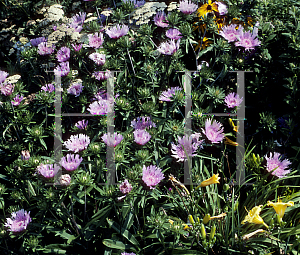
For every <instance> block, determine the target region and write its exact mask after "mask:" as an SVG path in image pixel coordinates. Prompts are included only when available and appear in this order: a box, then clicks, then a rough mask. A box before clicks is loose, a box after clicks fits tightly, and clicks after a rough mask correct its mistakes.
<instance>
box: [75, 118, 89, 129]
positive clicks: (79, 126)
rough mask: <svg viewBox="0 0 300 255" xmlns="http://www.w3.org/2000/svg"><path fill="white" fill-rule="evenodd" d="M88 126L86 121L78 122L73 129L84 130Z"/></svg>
mask: <svg viewBox="0 0 300 255" xmlns="http://www.w3.org/2000/svg"><path fill="white" fill-rule="evenodd" d="M87 124H88V121H87V120H80V121H78V122H77V123H76V124H75V127H77V128H79V129H86V127H87Z"/></svg>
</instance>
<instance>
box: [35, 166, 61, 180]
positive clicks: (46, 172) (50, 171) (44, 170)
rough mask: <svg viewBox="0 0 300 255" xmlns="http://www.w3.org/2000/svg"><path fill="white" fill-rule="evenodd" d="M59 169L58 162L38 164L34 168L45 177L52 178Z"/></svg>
mask: <svg viewBox="0 0 300 255" xmlns="http://www.w3.org/2000/svg"><path fill="white" fill-rule="evenodd" d="M59 169H60V167H59V165H58V164H46V165H44V164H40V165H39V166H38V167H37V168H36V170H37V172H38V173H39V174H40V175H41V176H43V177H44V178H46V179H51V178H53V177H54V176H55V175H56V174H57V172H58V170H59Z"/></svg>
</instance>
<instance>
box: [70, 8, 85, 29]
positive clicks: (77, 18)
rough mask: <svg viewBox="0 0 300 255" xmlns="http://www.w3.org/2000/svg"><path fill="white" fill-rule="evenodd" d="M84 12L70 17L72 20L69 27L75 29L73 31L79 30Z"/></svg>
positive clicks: (83, 18) (81, 26)
mask: <svg viewBox="0 0 300 255" xmlns="http://www.w3.org/2000/svg"><path fill="white" fill-rule="evenodd" d="M85 17H86V13H85V12H84V13H81V12H80V13H78V14H76V15H74V16H73V17H72V22H71V23H70V24H69V26H70V27H71V28H74V29H75V32H79V33H80V32H81V30H82V28H83V23H84V21H85Z"/></svg>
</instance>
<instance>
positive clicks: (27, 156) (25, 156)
mask: <svg viewBox="0 0 300 255" xmlns="http://www.w3.org/2000/svg"><path fill="white" fill-rule="evenodd" d="M21 154H22V155H21V159H22V160H29V159H30V152H29V151H28V150H26V151H21Z"/></svg>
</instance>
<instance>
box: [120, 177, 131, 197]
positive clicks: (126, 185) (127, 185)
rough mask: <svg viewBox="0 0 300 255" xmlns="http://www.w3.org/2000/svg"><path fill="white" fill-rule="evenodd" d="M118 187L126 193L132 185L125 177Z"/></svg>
mask: <svg viewBox="0 0 300 255" xmlns="http://www.w3.org/2000/svg"><path fill="white" fill-rule="evenodd" d="M119 189H120V191H121V192H122V193H123V194H128V193H129V192H130V191H131V190H132V186H131V184H130V183H129V182H128V180H127V179H125V180H124V181H123V182H122V183H121V185H120V186H119Z"/></svg>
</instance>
